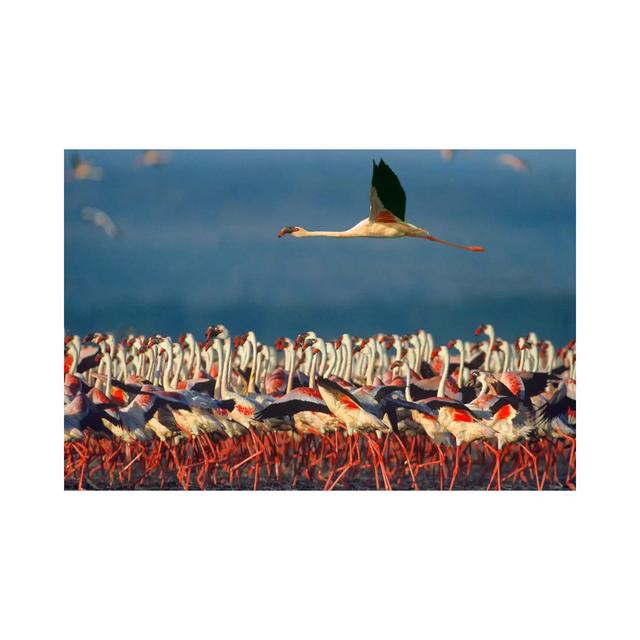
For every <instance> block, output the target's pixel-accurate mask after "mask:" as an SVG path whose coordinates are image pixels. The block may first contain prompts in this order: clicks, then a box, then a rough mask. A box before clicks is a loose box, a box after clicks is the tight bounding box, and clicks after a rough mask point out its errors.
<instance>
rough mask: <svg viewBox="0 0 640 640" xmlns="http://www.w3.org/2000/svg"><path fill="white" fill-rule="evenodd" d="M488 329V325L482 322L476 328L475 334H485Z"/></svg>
mask: <svg viewBox="0 0 640 640" xmlns="http://www.w3.org/2000/svg"><path fill="white" fill-rule="evenodd" d="M486 330H487V325H486V324H481V325H480V326H479V327H478V328H477V329H476V330H475V334H476V335H477V336H479V335H481V334H483V333H484V332H485V331H486Z"/></svg>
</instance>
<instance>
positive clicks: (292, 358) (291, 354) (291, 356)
mask: <svg viewBox="0 0 640 640" xmlns="http://www.w3.org/2000/svg"><path fill="white" fill-rule="evenodd" d="M287 359H288V361H289V378H288V379H287V393H289V392H290V391H291V389H293V372H294V371H295V368H296V367H295V364H296V354H295V351H294V350H293V345H288V346H287V347H285V362H286V361H287Z"/></svg>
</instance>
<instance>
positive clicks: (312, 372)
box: [309, 349, 318, 389]
mask: <svg viewBox="0 0 640 640" xmlns="http://www.w3.org/2000/svg"><path fill="white" fill-rule="evenodd" d="M317 355H318V354H317V353H316V351H315V349H314V350H313V351H312V352H311V368H310V369H309V388H310V389H315V388H316V363H317V361H318V358H317Z"/></svg>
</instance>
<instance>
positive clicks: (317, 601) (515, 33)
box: [0, 0, 640, 640]
mask: <svg viewBox="0 0 640 640" xmlns="http://www.w3.org/2000/svg"><path fill="white" fill-rule="evenodd" d="M231 5H232V3H229V2H226V3H196V2H181V3H169V2H137V3H133V2H130V1H129V2H121V1H113V0H112V2H110V3H102V4H98V3H88V2H77V1H73V2H65V3H64V4H60V3H37V2H30V3H27V2H23V3H20V4H19V5H18V3H14V6H13V7H11V8H10V9H5V10H4V13H5V14H8V15H5V16H4V19H3V21H2V31H3V36H2V38H0V47H1V49H2V56H3V60H4V62H5V65H3V66H4V67H5V70H6V72H5V74H4V75H5V82H4V83H3V84H4V89H5V90H4V91H3V94H4V98H3V103H4V104H3V107H4V108H3V111H4V116H3V118H2V120H3V138H4V139H5V141H7V146H8V148H7V149H5V150H4V153H3V154H2V169H3V172H2V175H3V176H4V180H3V181H2V182H3V186H2V192H3V193H2V214H3V222H4V224H5V228H4V233H3V243H2V244H3V251H2V266H3V283H6V285H7V286H6V287H4V286H3V289H5V295H4V296H3V298H4V300H5V306H4V313H3V316H4V318H3V330H2V334H1V335H2V337H3V346H4V349H3V357H4V359H5V361H4V363H3V368H4V374H3V376H4V377H3V390H4V394H3V409H4V411H5V419H4V420H3V424H2V428H3V429H4V433H5V438H4V439H3V444H2V453H1V454H0V458H1V459H2V474H3V476H2V477H3V496H4V497H3V504H4V509H3V512H4V513H3V516H4V517H3V525H2V530H3V534H4V537H5V540H4V542H3V544H2V549H3V556H4V559H3V569H2V580H3V583H4V586H5V589H6V593H5V596H4V598H3V600H4V604H5V615H4V617H3V620H2V625H3V626H5V627H6V628H7V632H6V633H5V634H3V635H4V637H9V638H16V637H24V638H32V637H41V636H43V635H45V634H46V635H47V636H51V635H54V636H58V635H62V636H63V637H65V638H85V637H92V638H110V639H112V638H118V639H120V638H145V637H152V638H170V637H171V638H176V637H195V636H196V634H198V636H199V637H201V636H203V635H205V634H206V635H207V636H212V637H218V636H220V637H223V638H226V637H232V638H235V637H256V638H264V637H278V638H299V637H304V638H323V639H326V638H339V637H340V638H341V637H345V636H349V637H367V638H370V637H384V638H393V637H405V638H406V637H423V636H434V637H447V638H448V637H465V638H473V639H474V640H475V638H484V637H490V638H493V639H494V640H495V639H498V638H507V637H508V638H514V637H517V638H522V639H524V638H536V640H539V639H540V638H541V637H544V638H563V637H581V635H583V634H586V633H588V634H589V636H596V637H597V636H601V635H604V634H606V635H607V637H615V638H620V637H629V636H631V635H633V630H635V633H637V628H638V624H637V617H636V615H635V610H634V608H633V607H632V604H633V605H635V601H636V599H637V598H636V597H635V595H636V594H635V593H634V591H635V590H636V587H637V575H638V574H637V570H638V554H637V540H638V529H637V524H636V523H635V522H634V519H633V514H634V513H637V507H635V508H634V507H633V506H632V505H633V504H637V496H636V493H637V491H636V488H635V476H636V474H632V473H631V471H632V470H633V463H634V462H636V460H630V455H631V454H632V453H633V452H635V451H636V450H637V436H636V434H637V433H638V429H640V425H638V418H637V416H636V412H637V407H636V405H637V401H636V399H635V396H634V386H633V384H632V383H633V378H632V377H630V373H628V372H627V371H625V370H624V369H619V368H618V365H617V363H618V361H619V360H620V359H619V358H615V356H618V355H621V353H622V351H621V350H622V349H623V348H629V346H633V344H632V342H630V340H632V336H633V328H634V327H633V326H632V323H633V321H634V320H635V318H636V317H637V316H635V314H633V312H632V311H631V310H630V309H629V305H630V304H633V303H634V301H635V298H636V297H637V284H635V283H636V280H637V259H636V257H637V255H638V251H637V248H636V246H635V238H636V237H637V235H636V233H635V232H636V228H635V221H632V217H633V214H637V210H638V202H637V194H636V189H635V184H636V183H637V172H638V169H637V167H638V160H637V157H636V155H637V151H636V150H637V145H636V142H637V114H638V113H639V112H640V111H639V110H638V103H637V98H636V95H635V93H634V91H635V90H636V87H637V67H636V66H635V63H632V60H634V59H635V60H637V59H638V51H637V49H638V46H637V31H636V27H637V21H636V20H634V19H632V16H631V15H630V10H628V9H627V8H628V7H631V6H633V5H632V3H628V4H627V3H624V2H609V3H607V4H606V5H601V4H600V3H598V4H596V3H588V2H580V3H578V2H576V3H571V2H562V3H561V2H558V1H557V0H556V1H554V2H549V1H546V0H539V1H538V2H536V3H527V4H526V5H523V4H522V3H517V4H516V3H514V2H512V1H511V2H492V1H488V0H485V1H484V2H449V3H443V2H439V3H420V5H419V6H416V5H417V3H416V5H414V4H412V3H409V2H402V1H395V2H386V3H383V2H367V3H356V2H351V3H347V2H344V1H342V2H335V1H325V2H323V3H322V4H317V5H315V6H311V7H308V8H304V7H303V4H302V3H297V2H274V1H273V0H272V1H271V2H251V1H245V2H242V3H237V4H236V5H235V6H233V7H231ZM445 5H446V6H445ZM594 7H595V8H594ZM598 7H601V9H598ZM92 147H98V148H139V149H144V148H454V149H455V148H577V150H578V185H579V190H578V198H577V203H578V218H577V228H578V238H577V242H578V253H577V254H578V289H577V293H578V342H579V344H580V358H579V360H580V364H579V366H578V370H579V378H580V391H579V398H580V400H579V404H580V408H579V415H580V431H581V433H580V447H579V449H580V450H579V452H578V460H579V463H578V467H579V470H578V491H577V492H576V493H572V494H569V493H563V494H560V493H546V494H542V495H537V494H535V493H522V492H517V493H515V492H514V493H503V494H502V495H497V494H484V493H462V492H461V493H456V494H452V495H449V494H446V495H445V494H438V493H436V492H433V493H420V494H417V493H410V492H407V493H402V494H400V493H395V494H393V495H383V494H373V493H342V494H334V495H323V494H319V493H316V494H314V493H293V492H291V493H286V494H285V493H282V494H278V493H260V494H258V495H252V494H248V493H247V494H245V493H235V492H234V493H213V492H209V493H206V494H195V493H192V494H189V495H185V494H181V493H163V494H160V493H155V494H153V493H135V494H128V493H124V492H122V493H102V494H96V493H90V492H87V493H83V494H81V493H71V492H70V493H66V494H65V493H64V492H63V491H62V480H61V477H62V455H61V454H62V452H61V443H60V440H61V438H60V434H59V432H60V427H59V426H56V425H59V423H60V419H61V418H60V383H59V374H60V362H61V349H62V347H61V344H62V329H63V319H62V308H63V306H62V305H63V256H62V247H63V225H62V208H63V181H62V160H63V158H62V150H63V149H64V148H92ZM632 225H634V226H632ZM514 242H521V243H523V245H526V238H514ZM96 286H97V287H99V286H100V283H99V282H97V283H96ZM636 352H637V350H636ZM614 358H615V359H614ZM631 360H632V365H633V362H637V356H635V357H634V358H632V359H631ZM614 365H615V366H614ZM608 372H612V374H611V375H612V382H611V383H608V384H605V377H604V376H605V374H607V373H608ZM611 453H615V456H611V455H610V454H611ZM631 580H632V581H633V582H630V581H631Z"/></svg>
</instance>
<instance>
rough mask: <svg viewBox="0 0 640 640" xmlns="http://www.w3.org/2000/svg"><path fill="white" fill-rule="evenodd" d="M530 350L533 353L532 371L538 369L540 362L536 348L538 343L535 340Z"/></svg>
mask: <svg viewBox="0 0 640 640" xmlns="http://www.w3.org/2000/svg"><path fill="white" fill-rule="evenodd" d="M531 351H532V355H533V368H532V371H537V370H538V365H539V364H540V351H539V350H538V344H537V343H536V342H534V343H532V345H531Z"/></svg>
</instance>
